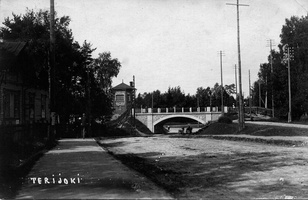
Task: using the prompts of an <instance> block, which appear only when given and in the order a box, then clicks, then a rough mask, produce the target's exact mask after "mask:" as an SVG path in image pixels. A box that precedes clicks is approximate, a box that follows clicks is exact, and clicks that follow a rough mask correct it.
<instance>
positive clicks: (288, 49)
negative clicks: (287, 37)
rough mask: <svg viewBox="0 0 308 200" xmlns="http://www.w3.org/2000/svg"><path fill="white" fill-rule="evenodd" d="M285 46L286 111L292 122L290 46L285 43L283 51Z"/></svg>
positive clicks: (289, 120)
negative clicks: (287, 91) (286, 68)
mask: <svg viewBox="0 0 308 200" xmlns="http://www.w3.org/2000/svg"><path fill="white" fill-rule="evenodd" d="M286 48H287V62H288V86H289V87H288V89H289V112H288V122H289V123H290V122H292V103H291V69H290V68H291V67H290V47H289V45H288V44H285V45H284V46H283V47H282V50H283V52H285V51H286Z"/></svg>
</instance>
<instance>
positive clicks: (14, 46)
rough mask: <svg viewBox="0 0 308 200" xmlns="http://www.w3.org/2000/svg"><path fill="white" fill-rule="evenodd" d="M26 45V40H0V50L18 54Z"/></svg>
mask: <svg viewBox="0 0 308 200" xmlns="http://www.w3.org/2000/svg"><path fill="white" fill-rule="evenodd" d="M25 46H26V42H0V50H1V52H2V51H5V52H7V53H10V54H13V55H14V56H18V55H19V53H20V52H21V51H22V50H23V48H24V47H25Z"/></svg>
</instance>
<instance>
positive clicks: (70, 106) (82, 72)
mask: <svg viewBox="0 0 308 200" xmlns="http://www.w3.org/2000/svg"><path fill="white" fill-rule="evenodd" d="M70 21H71V19H70V17H68V16H63V17H60V18H58V17H56V19H55V37H56V40H55V41H56V44H55V48H56V51H55V52H56V66H55V67H56V70H55V71H56V74H55V79H56V80H57V81H56V85H55V88H56V97H55V98H56V112H57V113H58V114H59V115H60V118H61V120H60V121H61V122H67V121H68V119H69V116H70V115H71V114H81V113H83V112H85V111H87V112H90V110H91V111H92V112H93V113H92V115H93V117H99V116H102V115H109V114H110V113H111V94H110V88H111V80H112V78H113V77H114V76H117V74H118V73H119V70H120V66H121V65H120V63H119V62H118V61H117V59H112V58H111V54H110V52H106V53H101V54H99V57H98V58H97V59H93V58H92V53H93V51H94V50H95V48H92V44H90V43H88V42H86V41H85V42H84V43H83V45H82V46H80V45H79V43H78V42H76V41H74V38H73V33H72V30H71V29H70V28H69V24H70ZM3 25H4V26H3V27H1V28H0V36H2V37H3V39H4V40H9V41H24V42H27V46H26V49H25V51H26V52H27V60H28V62H27V66H26V67H24V68H20V69H19V70H24V71H22V72H23V73H22V74H23V80H24V83H26V84H28V85H29V84H31V85H33V86H37V87H41V88H42V89H46V90H47V89H48V54H49V39H50V37H49V12H48V11H43V10H39V11H38V12H34V11H33V10H28V9H27V10H26V14H24V15H16V14H13V18H12V19H10V18H9V17H7V18H6V19H5V20H4V22H3ZM89 97H90V98H89ZM84 105H88V106H87V107H86V109H87V110H85V106H84ZM91 107H92V109H90V108H91ZM93 108H95V109H93Z"/></svg>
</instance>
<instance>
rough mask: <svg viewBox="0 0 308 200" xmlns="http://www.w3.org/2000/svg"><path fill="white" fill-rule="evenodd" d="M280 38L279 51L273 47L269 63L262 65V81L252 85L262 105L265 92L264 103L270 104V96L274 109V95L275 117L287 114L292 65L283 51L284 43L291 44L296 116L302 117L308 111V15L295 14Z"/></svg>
mask: <svg viewBox="0 0 308 200" xmlns="http://www.w3.org/2000/svg"><path fill="white" fill-rule="evenodd" d="M280 38H281V41H280V44H279V45H278V48H279V50H278V51H274V50H273V51H272V52H271V54H270V55H269V57H268V58H269V59H268V60H269V62H268V63H263V64H261V66H260V70H259V73H258V77H259V80H258V81H256V82H255V83H254V85H253V88H252V90H253V103H254V105H259V100H260V98H259V94H261V106H262V107H265V106H266V104H265V103H266V99H267V107H268V108H272V96H274V108H275V116H276V117H281V118H286V117H287V114H288V108H289V107H288V105H289V93H288V68H287V66H288V65H287V62H286V52H284V51H283V46H284V45H286V44H287V45H288V46H289V47H290V48H291V51H290V52H291V59H290V66H291V67H290V77H291V97H292V101H291V102H292V118H293V119H299V118H300V117H301V116H303V115H306V114H307V112H308V16H305V17H296V16H292V17H291V18H290V19H286V21H285V24H284V25H283V26H282V30H281V34H280ZM271 55H272V63H273V64H272V65H273V73H271V65H270V58H271ZM259 81H260V85H259ZM259 91H260V93H259ZM266 97H267V98H266Z"/></svg>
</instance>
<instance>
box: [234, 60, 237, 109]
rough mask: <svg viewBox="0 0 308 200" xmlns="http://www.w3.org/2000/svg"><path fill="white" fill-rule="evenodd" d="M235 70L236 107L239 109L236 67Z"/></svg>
mask: <svg viewBox="0 0 308 200" xmlns="http://www.w3.org/2000/svg"><path fill="white" fill-rule="evenodd" d="M234 69H235V104H236V105H235V107H237V100H236V99H237V73H236V71H237V70H236V65H235V66H234Z"/></svg>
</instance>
